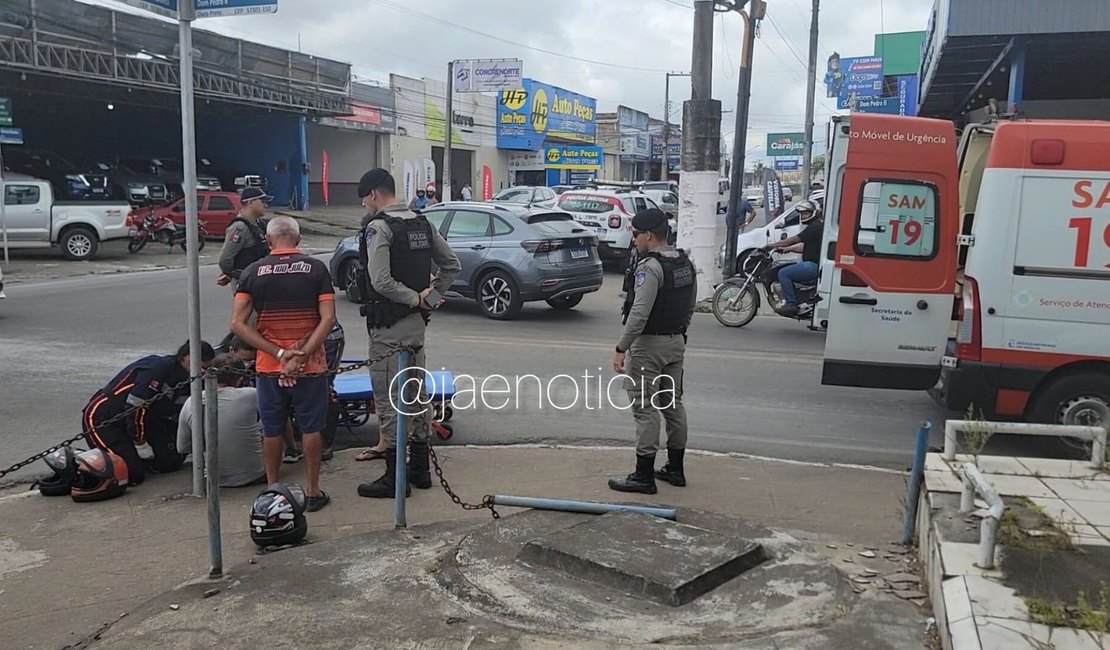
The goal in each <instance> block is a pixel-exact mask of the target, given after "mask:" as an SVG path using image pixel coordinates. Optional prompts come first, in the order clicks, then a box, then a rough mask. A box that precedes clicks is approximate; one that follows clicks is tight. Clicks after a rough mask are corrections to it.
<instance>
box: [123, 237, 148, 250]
mask: <svg viewBox="0 0 1110 650" xmlns="http://www.w3.org/2000/svg"><path fill="white" fill-rule="evenodd" d="M143 246H146V237H142V236H140V235H136V236H134V237H132V238H131V241H129V242H127V252H128V253H138V252H139V251H141V250H143Z"/></svg>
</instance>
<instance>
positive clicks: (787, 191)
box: [782, 185, 794, 201]
mask: <svg viewBox="0 0 1110 650" xmlns="http://www.w3.org/2000/svg"><path fill="white" fill-rule="evenodd" d="M782 198H783V199H784V200H786V201H793V200H794V189H793V188H792V187H790V186H789V185H783V186H782Z"/></svg>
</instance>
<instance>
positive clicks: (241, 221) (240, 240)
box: [216, 187, 274, 286]
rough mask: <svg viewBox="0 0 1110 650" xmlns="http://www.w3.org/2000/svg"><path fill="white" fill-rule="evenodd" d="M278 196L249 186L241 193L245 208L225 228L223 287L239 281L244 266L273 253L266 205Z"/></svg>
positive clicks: (219, 282) (222, 266)
mask: <svg viewBox="0 0 1110 650" xmlns="http://www.w3.org/2000/svg"><path fill="white" fill-rule="evenodd" d="M273 198H274V197H272V196H267V194H266V193H265V192H263V191H262V190H261V189H259V188H257V187H248V188H246V189H244V190H243V191H242V193H241V194H240V195H239V201H240V202H241V203H242V206H243V207H242V209H240V210H239V214H238V215H237V216H236V217H235V218H234V219H232V220H231V223H230V224H228V226H227V230H226V231H224V247H223V248H222V249H221V250H220V271H221V272H222V275H220V277H219V278H218V279H217V280H216V282H217V283H218V284H220V285H221V286H223V285H226V284H229V283H231V281H232V280H234V281H235V282H236V283H238V281H239V275H240V274H241V273H242V272H243V269H245V268H247V267H248V266H250V265H251V264H254V263H255V262H257V261H258V260H260V259H262V258H263V257H266V256H267V255H269V254H270V246H269V244H267V243H266V222H265V220H264V219H263V217H265V216H266V204H267V203H269V202H270V201H272V200H273Z"/></svg>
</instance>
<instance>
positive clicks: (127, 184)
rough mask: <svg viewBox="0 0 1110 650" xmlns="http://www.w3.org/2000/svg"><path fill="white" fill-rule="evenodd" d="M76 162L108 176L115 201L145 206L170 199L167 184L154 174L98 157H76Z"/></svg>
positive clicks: (112, 197) (110, 191)
mask: <svg viewBox="0 0 1110 650" xmlns="http://www.w3.org/2000/svg"><path fill="white" fill-rule="evenodd" d="M74 161H75V162H76V163H77V164H78V165H80V166H83V167H88V168H90V169H99V170H101V171H102V172H103V173H105V174H107V175H108V190H109V193H110V194H111V197H110V198H111V199H113V200H116V201H127V202H129V203H131V204H132V205H144V204H149V203H165V202H166V200H167V199H168V198H169V193H168V191H167V190H166V184H165V183H163V182H162V181H161V180H159V179H158V177H157V176H154V175H153V174H144V173H141V172H137V171H135V170H133V169H131V168H130V167H128V166H127V165H125V164H122V163H120V162H119V161H115V162H110V161H109V160H108V159H103V158H100V157H97V156H76V157H75V158H74Z"/></svg>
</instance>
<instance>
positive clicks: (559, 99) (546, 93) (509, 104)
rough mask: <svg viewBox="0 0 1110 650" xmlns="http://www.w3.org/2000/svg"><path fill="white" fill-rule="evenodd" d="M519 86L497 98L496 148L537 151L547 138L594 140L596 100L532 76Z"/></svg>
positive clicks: (503, 92)
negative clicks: (535, 79)
mask: <svg viewBox="0 0 1110 650" xmlns="http://www.w3.org/2000/svg"><path fill="white" fill-rule="evenodd" d="M521 86H522V87H521V88H519V89H515V90H506V91H502V93H501V96H500V97H499V98H498V102H497V148H498V149H527V150H531V151H537V150H539V149H540V147H542V146H543V142H544V140H548V139H553V140H568V141H571V142H582V143H586V144H593V143H594V142H595V140H596V138H597V122H596V113H597V100H595V99H593V98H592V97H586V96H584V95H579V94H577V93H573V92H571V91H569V90H564V89H562V88H557V87H555V86H550V85H548V84H544V83H540V82H538V81H534V80H532V79H524V81H523V82H522V83H521Z"/></svg>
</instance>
